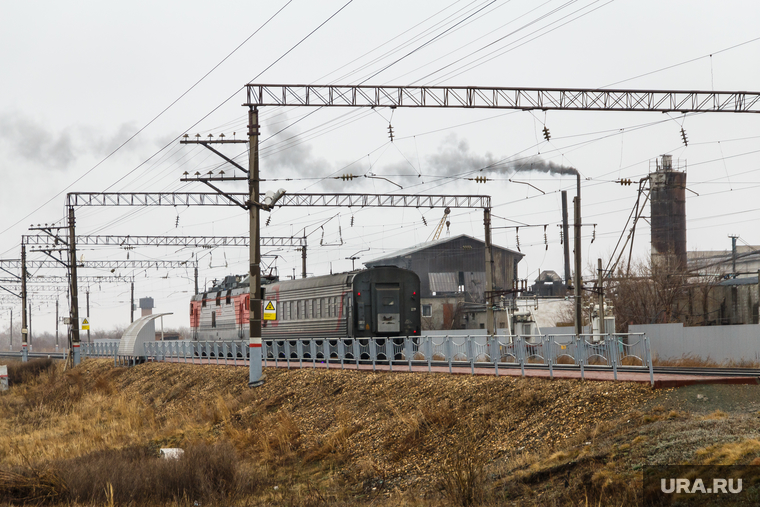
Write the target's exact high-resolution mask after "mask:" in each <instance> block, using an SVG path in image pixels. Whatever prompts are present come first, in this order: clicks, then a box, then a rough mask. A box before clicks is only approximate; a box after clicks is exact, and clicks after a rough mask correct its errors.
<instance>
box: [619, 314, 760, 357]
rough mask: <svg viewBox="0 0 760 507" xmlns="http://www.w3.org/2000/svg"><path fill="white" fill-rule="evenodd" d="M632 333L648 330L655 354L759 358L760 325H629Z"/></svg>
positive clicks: (659, 355)
mask: <svg viewBox="0 0 760 507" xmlns="http://www.w3.org/2000/svg"><path fill="white" fill-rule="evenodd" d="M629 332H631V333H646V335H647V337H649V341H650V347H651V350H652V354H653V356H656V357H657V358H659V359H679V358H681V357H683V356H685V355H691V356H695V357H699V358H702V359H711V360H713V361H716V362H718V363H723V362H727V361H734V362H739V361H760V325H758V324H747V325H739V326H704V327H703V326H700V327H684V326H683V324H645V325H632V326H629Z"/></svg>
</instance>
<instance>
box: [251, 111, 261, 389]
mask: <svg viewBox="0 0 760 507" xmlns="http://www.w3.org/2000/svg"><path fill="white" fill-rule="evenodd" d="M248 153H249V158H248V193H249V195H250V203H251V204H250V207H249V208H248V219H249V233H250V242H249V254H250V259H249V262H250V269H249V277H250V278H249V281H250V284H249V291H250V292H249V294H250V296H249V299H250V307H249V313H248V336H249V343H248V352H249V358H248V359H249V371H248V386H249V387H255V386H258V385H261V384H262V383H263V382H264V381H263V379H262V378H261V359H262V357H261V249H260V245H259V242H260V236H261V229H260V226H261V224H260V223H259V214H260V212H261V210H260V208H259V204H258V200H259V110H258V108H255V107H253V106H248Z"/></svg>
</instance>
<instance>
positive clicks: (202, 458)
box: [58, 444, 264, 505]
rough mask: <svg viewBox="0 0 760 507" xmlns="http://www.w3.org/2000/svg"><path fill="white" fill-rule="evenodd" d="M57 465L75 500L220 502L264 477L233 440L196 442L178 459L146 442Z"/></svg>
mask: <svg viewBox="0 0 760 507" xmlns="http://www.w3.org/2000/svg"><path fill="white" fill-rule="evenodd" d="M58 469H59V472H58V474H59V475H60V477H61V478H62V479H63V481H64V482H65V484H66V485H67V486H68V495H69V497H70V499H71V500H73V501H77V502H91V503H97V504H101V503H107V502H111V501H112V502H113V503H114V504H116V505H129V504H133V505H135V504H145V503H149V502H169V501H174V502H177V501H180V500H183V499H187V500H191V501H199V502H218V501H221V500H224V499H230V498H233V497H236V496H237V495H240V494H245V493H252V492H255V491H256V490H257V489H259V488H260V487H261V486H262V484H263V482H264V478H263V477H262V476H261V475H257V474H252V473H244V472H243V471H242V469H241V466H240V463H239V461H238V457H237V455H236V453H235V451H234V449H232V447H231V446H229V445H228V444H216V445H206V444H198V445H192V446H189V447H188V448H187V449H185V454H184V456H183V457H182V458H180V459H176V460H164V459H160V458H159V457H157V456H156V455H155V453H154V452H152V451H150V450H149V449H148V448H146V447H130V448H125V449H120V450H114V449H112V450H107V451H100V452H96V453H91V454H88V455H85V456H82V457H80V458H75V459H72V460H67V461H64V462H60V463H58Z"/></svg>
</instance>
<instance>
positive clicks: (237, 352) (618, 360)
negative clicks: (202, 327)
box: [82, 333, 654, 382]
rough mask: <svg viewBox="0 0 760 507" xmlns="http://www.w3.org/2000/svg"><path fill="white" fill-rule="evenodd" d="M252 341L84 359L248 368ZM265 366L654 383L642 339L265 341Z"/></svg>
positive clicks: (93, 350)
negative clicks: (539, 372) (558, 373)
mask: <svg viewBox="0 0 760 507" xmlns="http://www.w3.org/2000/svg"><path fill="white" fill-rule="evenodd" d="M248 350H249V349H248V342H247V341H234V342H213V341H197V342H196V341H190V340H183V341H157V342H148V343H146V344H145V355H144V356H143V357H140V358H132V357H130V358H124V357H119V355H118V344H111V343H106V344H87V345H86V346H85V344H83V348H82V353H83V354H84V355H85V356H91V357H113V358H114V361H115V363H116V364H134V363H135V362H140V361H145V360H150V361H174V362H188V363H209V362H210V363H212V364H228V365H229V364H237V365H247V364H248V361H249V356H248ZM262 352H263V360H264V366H287V367H291V368H293V367H298V368H303V367H317V365H318V364H319V365H320V366H329V367H334V368H345V367H346V366H347V365H355V366H356V367H359V365H371V366H372V369H373V370H374V369H376V367H378V366H382V367H383V368H386V367H387V368H389V369H390V370H392V371H393V370H396V371H397V370H401V369H408V370H409V371H412V370H413V369H414V370H416V371H419V370H420V369H423V370H424V369H425V367H427V370H428V371H432V369H433V367H434V366H435V367H436V370H438V371H439V370H440V367H442V366H443V367H444V368H446V367H448V371H449V372H453V370H454V368H457V370H458V371H461V368H462V367H469V368H470V371H471V373H475V369H476V368H478V369H483V368H485V369H493V370H494V373H496V374H498V372H499V368H502V369H515V368H519V369H520V371H521V374H522V375H525V369H526V368H533V369H536V368H538V369H547V370H548V371H549V375H550V377H552V378H553V377H554V372H555V370H557V369H562V370H579V371H580V374H581V378H585V374H586V371H587V370H588V369H594V370H595V371H598V370H602V371H605V370H607V371H612V372H613V377H614V378H615V380H617V378H618V369H619V368H621V367H624V368H625V369H626V370H627V371H631V370H633V371H641V372H648V373H649V375H650V380H651V381H652V382H653V380H654V379H653V367H652V356H651V353H650V350H649V341H648V339H647V337H646V336H645V335H644V334H643V333H632V334H621V335H581V336H575V335H536V336H507V335H499V336H491V337H489V336H483V335H467V336H461V335H450V336H432V335H431V336H419V337H411V336H407V337H396V338H382V337H376V338H341V339H313V340H308V339H307V340H264V343H263V349H262Z"/></svg>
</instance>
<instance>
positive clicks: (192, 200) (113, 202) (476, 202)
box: [66, 192, 491, 209]
mask: <svg viewBox="0 0 760 507" xmlns="http://www.w3.org/2000/svg"><path fill="white" fill-rule="evenodd" d="M230 195H231V196H234V197H238V198H240V199H242V200H245V199H247V198H248V194H246V193H241V192H236V193H230ZM262 197H263V194H262ZM66 200H67V206H237V204H236V203H234V202H232V201H230V200H229V199H227V198H225V197H224V196H223V195H221V194H211V193H177V192H167V193H160V192H156V193H153V192H73V193H70V194H68V195H67V196H66ZM284 206H327V207H335V206H349V207H351V206H356V207H360V208H363V207H367V208H479V209H482V208H490V207H491V197H490V196H487V195H410V194H406V195H404V194H285V195H284V196H283V197H282V198H281V199H280V200H279V201H277V204H276V207H284Z"/></svg>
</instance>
